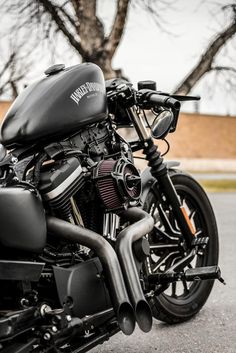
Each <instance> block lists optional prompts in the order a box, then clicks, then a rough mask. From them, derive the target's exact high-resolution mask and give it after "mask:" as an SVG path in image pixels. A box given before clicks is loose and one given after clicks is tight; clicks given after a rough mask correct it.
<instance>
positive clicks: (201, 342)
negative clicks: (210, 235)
mask: <svg viewBox="0 0 236 353" xmlns="http://www.w3.org/2000/svg"><path fill="white" fill-rule="evenodd" d="M209 197H210V199H211V201H212V203H213V207H214V210H215V213H216V217H217V221H218V227H219V233H220V249H221V253H220V265H221V269H222V274H223V277H224V279H225V281H226V282H227V286H223V285H222V284H220V282H218V281H217V282H216V284H215V286H214V288H213V292H212V294H211V296H210V298H209V299H208V302H207V304H206V305H205V307H204V308H203V309H202V311H201V312H200V313H199V314H198V316H197V317H196V318H194V319H192V320H191V321H189V322H187V323H184V324H181V325H176V326H168V325H166V324H163V323H161V322H158V321H155V323H154V326H153V329H152V331H151V332H150V333H148V334H143V333H142V332H140V331H139V330H138V329H136V331H135V333H134V334H133V335H132V336H130V337H126V336H124V335H123V334H122V333H118V334H117V335H115V336H114V337H112V338H111V339H110V340H109V342H107V343H105V344H103V345H102V346H98V347H97V348H95V349H93V351H91V352H93V353H95V352H97V353H101V352H102V353H111V352H114V353H124V352H128V353H137V352H140V353H154V352H155V353H157V352H159V353H236V193H219V194H209Z"/></svg>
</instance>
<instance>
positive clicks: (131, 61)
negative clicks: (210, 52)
mask: <svg viewBox="0 0 236 353" xmlns="http://www.w3.org/2000/svg"><path fill="white" fill-rule="evenodd" d="M140 1H142V0H139V2H140ZM136 2H137V0H133V3H134V4H135V3H136ZM158 2H159V1H157V5H158ZM229 2H230V1H229V0H218V3H220V4H221V5H222V6H223V5H224V4H228V3H229ZM231 2H232V1H231ZM98 4H99V7H98V10H99V15H100V17H101V19H102V20H103V22H104V23H105V25H106V29H107V31H109V29H110V25H111V23H112V20H113V16H114V11H115V4H116V0H98ZM215 4H216V1H212V0H205V1H203V0H178V1H177V0H176V1H173V6H172V8H169V9H165V11H161V10H160V14H161V17H162V18H164V20H163V21H162V22H161V25H162V27H163V29H161V28H160V27H159V26H158V25H157V24H156V23H155V21H154V20H153V19H152V17H151V15H150V14H148V13H147V12H145V11H143V10H142V9H141V8H140V6H135V8H134V7H133V6H132V7H131V8H130V11H129V17H128V21H127V24H126V28H125V33H124V36H123V39H122V42H121V43H120V46H119V48H118V50H117V52H116V54H115V57H114V60H113V66H114V68H122V69H123V72H124V74H125V75H126V76H127V77H128V78H129V79H130V80H131V81H132V82H133V83H134V84H135V85H136V84H137V82H138V81H139V80H145V79H152V80H155V81H156V82H157V88H158V90H163V91H167V92H168V91H169V92H171V91H173V90H174V88H175V87H176V85H177V84H178V83H180V81H181V79H183V78H184V77H185V76H186V75H187V74H188V72H189V70H190V69H191V68H192V67H193V66H194V65H195V64H196V63H197V61H198V59H199V57H200V55H201V53H202V52H203V50H204V48H205V47H206V45H207V43H208V41H209V39H210V38H211V37H212V35H213V34H214V33H217V32H218V31H220V30H221V29H222V28H223V27H225V26H226V25H227V23H229V21H230V17H229V15H227V13H222V12H219V11H217V8H216V5H215ZM157 9H158V6H157ZM8 24H9V18H5V19H3V20H2V26H5V27H6V28H7V25H8ZM167 32H170V33H167ZM28 38H29V45H32V44H30V33H29V37H28ZM235 41H236V39H235V38H234V39H233V40H231V42H230V43H229V44H228V45H227V46H226V48H225V49H223V50H222V51H221V53H220V55H218V57H217V61H216V62H217V64H218V65H230V66H234V67H235V62H236V48H235V46H236V45H235ZM2 43H3V42H2ZM2 43H1V47H0V48H3V47H4V46H3V45H2ZM63 43H64V42H63V41H60V43H59V44H58V43H57V45H56V48H57V50H56V52H57V53H56V55H51V54H50V51H49V49H48V46H47V45H44V47H43V49H42V47H40V46H39V47H40V48H39V50H40V52H41V55H40V59H39V60H36V62H35V64H34V65H32V66H31V67H30V71H31V72H30V73H29V75H28V77H27V83H30V82H31V81H32V80H35V79H36V78H39V77H41V76H42V74H43V72H44V70H45V69H46V68H47V66H48V65H51V64H54V63H60V62H64V63H65V64H66V65H71V64H75V63H78V62H79V58H78V56H77V55H72V54H71V53H69V50H68V46H67V45H65V44H63ZM233 46H234V48H233ZM35 55H36V56H37V55H39V54H37V53H36V54H35ZM235 76H236V75H235ZM220 82H222V80H220V79H219V84H218V83H217V82H216V79H215V75H213V74H210V75H208V76H207V78H205V79H203V80H202V81H201V82H200V84H198V85H197V87H196V88H195V89H194V91H193V92H191V94H195V93H196V94H200V95H201V97H202V99H201V101H200V107H199V108H200V112H203V113H213V114H231V115H236V103H235V102H236V87H234V89H232V90H231V91H229V90H226V85H224V84H220ZM235 84H236V77H235ZM193 109H194V105H193V103H185V105H184V107H183V110H185V111H191V110H193Z"/></svg>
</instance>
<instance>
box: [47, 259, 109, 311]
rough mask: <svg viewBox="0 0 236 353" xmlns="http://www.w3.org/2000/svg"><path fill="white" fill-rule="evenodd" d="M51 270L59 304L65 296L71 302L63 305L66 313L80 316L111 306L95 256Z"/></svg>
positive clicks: (100, 266)
mask: <svg viewBox="0 0 236 353" xmlns="http://www.w3.org/2000/svg"><path fill="white" fill-rule="evenodd" d="M53 271H54V276H55V279H56V285H57V291H58V294H59V298H60V302H61V305H62V306H63V302H66V298H70V302H73V305H71V306H68V305H65V306H64V307H65V310H66V311H67V313H68V314H70V315H73V316H76V317H80V318H82V317H84V316H86V315H93V314H95V313H97V312H99V311H103V310H106V309H109V308H110V307H111V302H110V296H109V293H108V290H107V288H106V285H105V282H104V279H103V276H102V265H101V262H100V261H99V259H98V258H97V257H96V258H93V259H90V260H88V261H85V262H82V263H80V264H77V265H75V266H71V267H68V268H63V267H57V266H54V267H53Z"/></svg>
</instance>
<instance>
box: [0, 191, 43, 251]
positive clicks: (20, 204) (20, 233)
mask: <svg viewBox="0 0 236 353" xmlns="http://www.w3.org/2000/svg"><path fill="white" fill-rule="evenodd" d="M0 225H1V228H0V244H1V245H2V246H5V247H8V248H12V249H17V250H23V251H30V252H35V253H37V252H41V251H42V249H43V248H44V247H45V245H46V221H45V213H44V209H43V205H42V202H41V199H40V197H39V196H37V195H36V194H35V193H33V192H31V191H30V190H27V189H24V188H23V187H4V188H0Z"/></svg>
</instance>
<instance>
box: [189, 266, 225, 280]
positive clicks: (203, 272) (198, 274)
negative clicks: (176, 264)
mask: <svg viewBox="0 0 236 353" xmlns="http://www.w3.org/2000/svg"><path fill="white" fill-rule="evenodd" d="M184 277H185V280H186V281H197V280H206V279H218V280H219V281H220V282H221V283H223V284H226V283H225V281H224V279H223V278H222V277H221V271H220V268H219V266H206V267H196V268H190V269H188V270H186V271H185V273H184Z"/></svg>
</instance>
